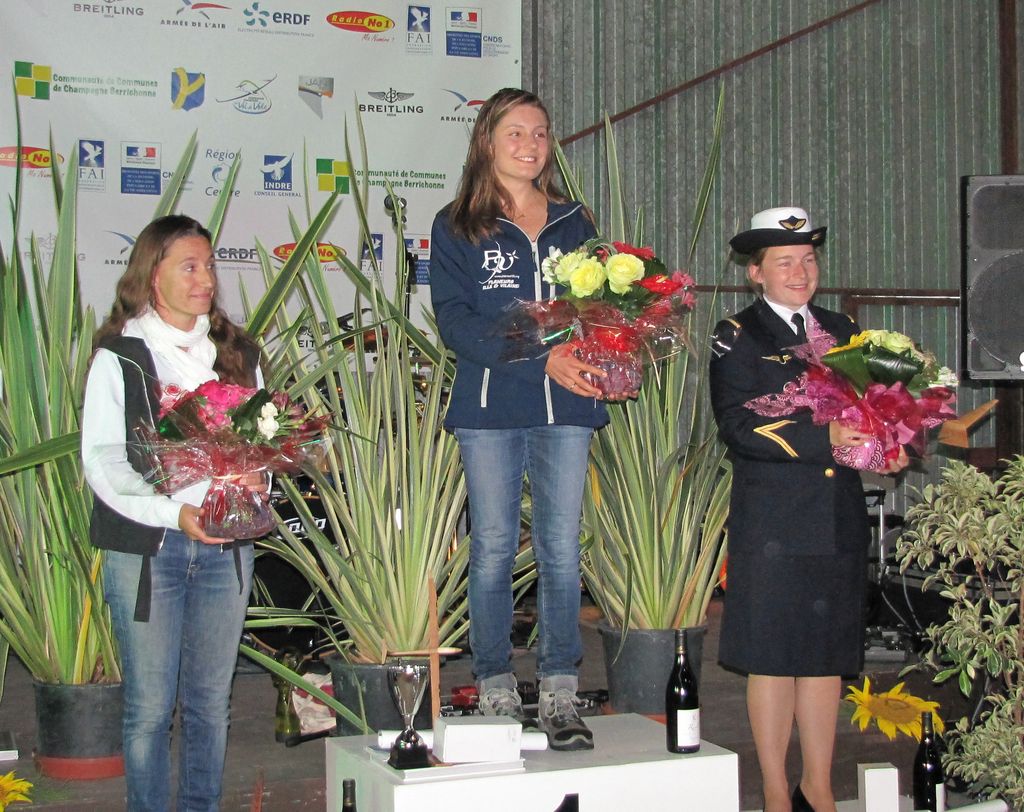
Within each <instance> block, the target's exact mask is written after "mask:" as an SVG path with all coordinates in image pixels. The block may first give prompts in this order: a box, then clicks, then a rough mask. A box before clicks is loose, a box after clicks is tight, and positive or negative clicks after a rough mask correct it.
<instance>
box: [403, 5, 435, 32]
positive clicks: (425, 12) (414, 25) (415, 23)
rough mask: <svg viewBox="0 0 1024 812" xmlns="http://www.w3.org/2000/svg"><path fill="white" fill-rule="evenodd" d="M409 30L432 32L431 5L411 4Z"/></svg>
mask: <svg viewBox="0 0 1024 812" xmlns="http://www.w3.org/2000/svg"><path fill="white" fill-rule="evenodd" d="M408 29H409V31H414V32H416V33H418V34H429V33H430V6H409V22H408Z"/></svg>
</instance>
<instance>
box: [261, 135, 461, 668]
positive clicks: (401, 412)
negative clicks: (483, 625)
mask: <svg viewBox="0 0 1024 812" xmlns="http://www.w3.org/2000/svg"><path fill="white" fill-rule="evenodd" d="M359 136H360V143H361V144H365V140H364V138H363V134H362V129H361V127H360V130H359ZM346 152H347V153H348V154H349V156H350V163H352V161H351V150H350V148H349V144H348V138H347V135H346ZM365 161H366V157H365V147H363V165H364V166H365ZM353 165H354V164H353ZM353 185H354V193H353V194H352V197H351V201H352V204H353V205H354V206H355V208H356V213H357V215H358V219H359V223H360V232H361V237H360V239H361V244H362V242H367V243H368V241H369V234H370V229H369V224H368V222H367V216H366V207H367V200H368V192H369V186H368V184H367V183H365V182H362V181H359V180H358V179H356V178H354V179H353ZM388 191H389V194H390V189H389V190H388ZM396 230H397V235H396V236H397V239H396V244H397V246H398V247H397V250H396V254H395V261H394V271H395V273H394V281H393V286H392V287H391V288H390V290H388V289H386V288H385V285H384V283H383V281H382V275H381V272H380V268H378V267H377V264H376V260H371V262H372V268H371V270H370V271H369V273H363V271H362V270H361V269H360V267H359V266H358V265H357V264H356V263H355V262H353V261H352V260H351V259H350V258H349V257H348V256H346V255H345V254H344V252H340V251H339V252H338V263H339V264H340V266H341V268H342V270H343V271H344V272H345V273H346V274H347V275H348V277H349V279H350V280H351V281H352V282H353V284H354V285H355V287H356V290H357V295H356V297H355V299H354V301H353V302H352V310H353V313H354V315H355V321H356V326H355V329H354V330H349V331H346V330H343V329H342V328H340V327H339V326H338V315H339V314H338V312H337V311H336V309H335V302H334V300H333V298H332V296H331V295H330V292H329V291H328V288H327V284H326V280H325V277H324V271H323V268H322V266H321V263H320V262H319V261H318V260H317V259H316V257H315V256H313V255H312V254H308V255H307V256H306V257H305V260H304V261H305V267H304V272H303V275H302V277H301V278H299V279H298V280H297V283H296V287H295V292H296V294H297V296H298V300H299V305H300V306H301V311H300V312H299V313H298V314H297V315H295V316H288V315H287V314H286V312H285V311H284V310H277V311H275V313H274V316H273V319H274V323H275V325H276V327H277V329H278V331H279V333H280V335H281V336H282V340H281V341H280V342H279V347H278V349H277V350H276V352H275V355H274V360H273V362H272V363H271V364H270V367H271V368H272V369H274V370H276V371H277V372H276V373H275V376H276V377H278V378H282V379H283V378H284V377H290V378H292V379H294V380H295V381H296V383H295V385H294V387H293V391H294V392H297V393H302V394H303V395H304V397H305V398H306V399H307V402H308V403H309V404H310V405H312V406H314V407H316V408H326V409H328V410H330V412H331V413H332V414H333V415H335V417H336V426H335V428H333V429H332V430H331V431H330V434H331V443H330V448H329V450H328V452H327V455H326V461H325V466H324V470H323V471H320V472H313V474H312V477H313V481H314V484H315V488H316V494H317V497H318V498H319V499H320V500H321V503H322V505H323V508H324V511H325V513H326V515H327V522H326V527H325V528H324V529H323V530H321V529H320V528H318V527H317V525H316V522H315V521H314V519H313V516H312V515H311V514H310V511H309V509H308V507H307V505H306V502H305V500H304V499H303V496H302V494H300V493H299V492H298V490H297V489H296V488H295V486H294V484H293V483H291V482H288V481H285V482H284V489H285V490H286V492H287V494H288V496H289V498H290V499H291V502H292V505H293V506H294V508H295V510H296V512H297V514H298V515H299V517H300V518H301V519H302V522H303V525H304V528H305V534H304V535H305V537H306V538H305V539H303V538H299V537H297V536H296V535H295V534H293V533H292V532H291V531H290V530H289V529H288V527H287V526H284V525H282V526H281V527H280V536H279V537H271V538H268V539H265V540H263V541H261V542H260V544H261V546H263V547H265V548H266V549H269V550H272V551H273V552H274V553H275V554H277V555H279V556H281V557H282V558H283V559H285V560H286V561H288V562H289V563H290V564H292V566H294V567H295V568H296V569H297V570H299V571H300V572H302V573H303V574H304V575H305V576H306V578H307V579H308V580H309V582H310V583H311V585H312V586H313V589H314V591H315V594H316V595H317V597H318V599H319V601H320V602H321V604H322V605H324V606H326V607H328V610H327V611H328V613H329V615H330V617H329V618H328V619H327V621H328V624H327V625H328V631H329V632H330V633H331V634H332V635H334V643H335V645H336V646H338V647H339V648H341V649H343V650H344V651H345V652H346V654H347V655H348V656H349V657H350V658H351V659H354V660H357V661H363V662H383V661H384V659H385V658H386V657H387V656H388V655H389V654H392V653H395V652H402V651H405V652H408V651H422V650H423V649H425V648H426V647H427V645H428V613H427V605H428V597H429V584H430V581H431V580H432V581H433V583H434V584H435V586H436V590H437V603H438V616H439V622H440V640H441V644H442V645H445V644H450V643H451V642H453V641H455V640H457V639H458V638H459V637H460V636H461V635H462V634H463V633H464V631H465V626H466V611H467V606H466V587H467V580H466V565H467V561H468V549H469V548H468V544H467V543H466V541H467V540H466V539H465V538H464V537H463V535H462V534H460V529H459V527H460V518H461V515H462V511H463V507H464V503H465V499H466V490H465V482H464V478H463V473H462V467H461V464H460V461H459V454H458V447H457V445H456V442H455V439H454V437H453V436H452V435H451V434H449V433H447V432H445V431H444V430H443V429H442V427H441V420H442V417H443V413H444V405H445V395H446V392H447V389H448V386H449V384H450V382H451V378H452V375H453V370H452V365H451V363H450V361H449V360H448V359H447V357H446V355H445V352H444V349H443V348H442V347H441V345H440V344H439V343H438V341H437V339H434V338H429V337H427V336H426V335H425V334H424V333H423V332H421V331H420V330H419V329H418V328H417V327H415V326H414V325H413V324H412V323H411V322H410V320H409V319H408V318H407V316H406V310H407V304H408V296H409V293H408V288H407V285H406V280H407V274H408V273H409V271H410V269H409V268H408V266H407V264H406V254H405V248H404V245H405V243H404V239H403V235H402V230H401V224H400V222H397V223H396ZM371 256H372V252H371ZM264 267H265V268H269V266H268V265H267V264H266V263H264ZM389 276H390V274H389ZM364 309H365V310H366V311H367V314H366V316H365V317H364V315H363V310H364ZM425 318H428V321H429V317H425ZM303 325H305V326H307V327H308V328H309V331H310V333H311V334H312V336H313V341H314V350H313V351H312V353H311V354H306V353H304V352H302V351H301V350H300V349H299V347H298V344H297V342H296V341H295V336H296V334H297V332H298V328H299V327H301V326H303ZM364 331H365V333H366V334H369V335H372V336H373V345H374V347H375V348H376V349H375V354H374V355H375V357H373V358H371V357H370V356H369V354H368V352H367V350H366V345H365V343H364V341H363V340H362V337H361V336H362V335H363V334H364ZM432 334H433V335H436V330H432ZM418 365H420V366H422V367H423V369H422V371H417V366H418ZM271 383H274V380H272V381H271ZM269 614H271V615H274V614H277V615H278V616H280V617H284V618H285V619H288V618H289V617H292V616H294V615H292V614H290V613H286V614H284V615H281V613H279V612H276V611H275V610H273V609H271V610H269ZM342 629H343V630H344V634H343V635H342V634H341V630H342ZM335 632H337V634H335Z"/></svg>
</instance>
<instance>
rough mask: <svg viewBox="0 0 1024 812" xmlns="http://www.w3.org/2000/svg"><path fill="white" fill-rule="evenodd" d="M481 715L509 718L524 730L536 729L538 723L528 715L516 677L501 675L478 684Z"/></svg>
mask: <svg viewBox="0 0 1024 812" xmlns="http://www.w3.org/2000/svg"><path fill="white" fill-rule="evenodd" d="M477 690H478V691H479V693H480V699H479V706H480V713H482V714H483V715H484V716H509V717H511V718H513V719H515V720H516V721H517V722H519V723H520V724H521V725H522V726H523V727H524V728H535V727H536V726H537V722H536V720H534V719H531V718H530V717H529V716H527V715H526V711H524V710H523V699H522V697H521V696H519V691H518V690H517V683H516V678H515V675H513V674H499V675H497V676H495V677H488V678H487V679H483V680H480V681H479V682H478V683H477Z"/></svg>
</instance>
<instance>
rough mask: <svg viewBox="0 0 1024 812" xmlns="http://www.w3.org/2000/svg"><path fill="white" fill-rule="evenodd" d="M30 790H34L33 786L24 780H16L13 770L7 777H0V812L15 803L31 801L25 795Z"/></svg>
mask: <svg viewBox="0 0 1024 812" xmlns="http://www.w3.org/2000/svg"><path fill="white" fill-rule="evenodd" d="M30 789H32V785H31V784H30V783H29V782H28V781H25V780H24V779H23V778H15V777H14V771H13V770H12V771H11V772H9V773H7V775H0V812H3V810H5V809H7V805H8V804H12V803H14V802H15V801H29V800H31V799H30V798H29V797H28V795H26V794H25V793H27V792H28V791H29V790H30Z"/></svg>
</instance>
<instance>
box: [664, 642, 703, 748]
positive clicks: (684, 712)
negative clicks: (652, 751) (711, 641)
mask: <svg viewBox="0 0 1024 812" xmlns="http://www.w3.org/2000/svg"><path fill="white" fill-rule="evenodd" d="M665 731H666V734H667V744H668V751H669V752H670V753H696V752H697V751H698V750H700V699H699V698H698V696H697V680H696V679H695V678H694V676H693V670H692V669H691V668H690V663H689V658H688V657H687V656H686V632H685V631H683V630H682V629H676V661H675V665H673V666H672V673H671V674H670V675H669V678H668V686H667V687H666V688H665Z"/></svg>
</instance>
